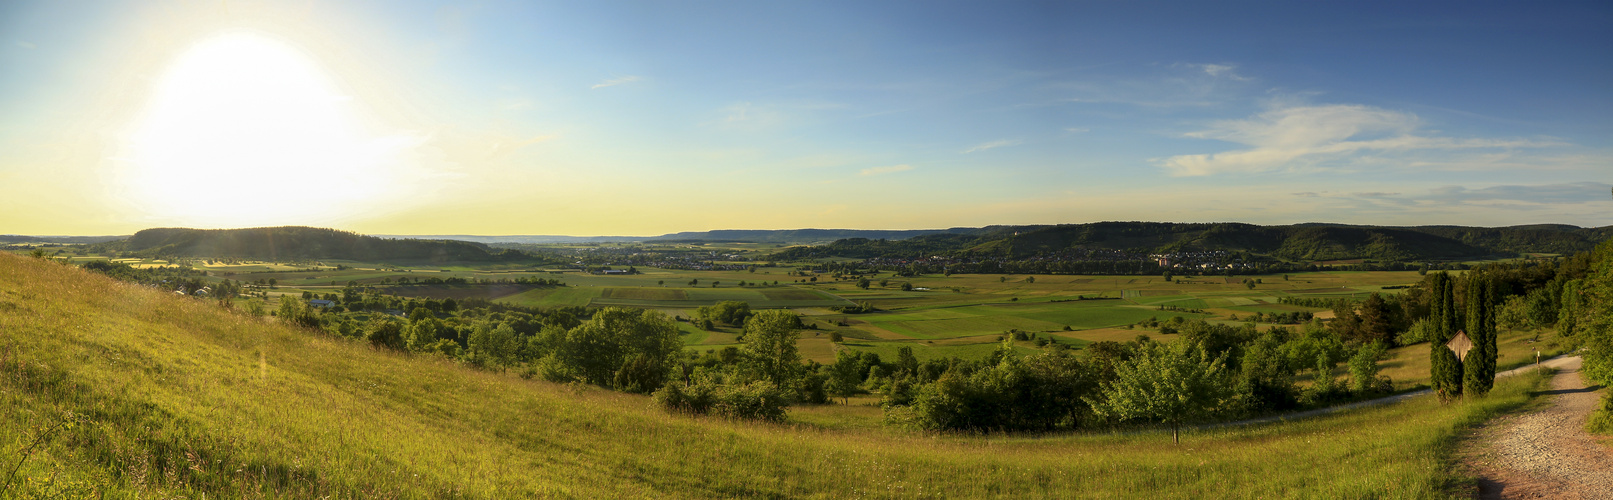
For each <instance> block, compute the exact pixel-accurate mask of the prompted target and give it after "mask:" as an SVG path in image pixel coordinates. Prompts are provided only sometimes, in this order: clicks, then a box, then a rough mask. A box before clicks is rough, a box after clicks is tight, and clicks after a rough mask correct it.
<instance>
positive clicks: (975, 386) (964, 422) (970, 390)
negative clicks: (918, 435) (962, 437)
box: [891, 352, 1097, 431]
mask: <svg viewBox="0 0 1613 500" xmlns="http://www.w3.org/2000/svg"><path fill="white" fill-rule="evenodd" d="M1096 387H1097V379H1096V377H1095V376H1094V373H1093V372H1092V371H1091V369H1089V368H1088V367H1087V366H1086V365H1085V364H1083V363H1081V362H1080V361H1078V360H1077V359H1075V358H1074V357H1073V356H1070V355H1068V354H1065V353H1063V352H1048V353H1043V354H1037V355H1034V356H1030V357H1026V358H1023V359H1021V358H1018V357H1015V356H1002V357H1001V359H1000V360H998V361H997V362H996V364H994V365H991V366H989V367H986V368H983V369H980V370H976V371H974V372H973V373H972V374H965V373H963V371H961V370H951V371H948V372H947V373H946V374H944V375H942V376H941V378H940V379H939V380H936V381H935V382H932V383H929V384H926V385H924V386H923V387H921V388H920V389H919V390H918V394H917V395H916V396H914V397H913V398H912V404H911V406H909V407H907V409H906V410H905V411H903V410H897V411H895V412H894V413H895V414H896V415H900V417H899V418H901V419H904V420H906V422H904V423H907V424H909V425H913V426H916V427H920V428H924V429H930V430H975V431H1005V430H1052V429H1055V428H1065V427H1077V426H1079V425H1080V423H1081V421H1082V420H1083V418H1085V416H1086V415H1088V414H1089V413H1090V412H1091V407H1090V405H1089V404H1088V403H1087V402H1086V401H1084V400H1083V399H1081V398H1082V397H1083V396H1086V395H1088V394H1089V393H1090V392H1092V391H1093V390H1094V389H1095V388H1096ZM898 392H899V391H898ZM900 397H901V395H900V394H898V395H896V396H895V397H892V398H891V399H892V401H891V403H896V402H897V400H898V399H899V398H900Z"/></svg>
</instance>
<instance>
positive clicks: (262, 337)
mask: <svg viewBox="0 0 1613 500" xmlns="http://www.w3.org/2000/svg"><path fill="white" fill-rule="evenodd" d="M1541 380H1543V379H1542V378H1540V377H1514V378H1510V379H1506V380H1504V381H1502V382H1501V383H1499V384H1498V385H1497V387H1496V390H1495V391H1494V392H1493V393H1492V394H1491V396H1490V397H1489V398H1487V399H1484V400H1481V401H1478V402H1473V403H1462V404H1454V405H1449V406H1441V405H1439V404H1437V403H1435V402H1434V401H1432V400H1431V399H1430V398H1421V399H1416V400H1413V401H1412V402H1408V403H1404V404H1397V405H1390V406H1385V407H1377V408H1370V409H1362V410H1356V411H1350V412H1344V413H1342V414H1336V415H1332V416H1327V417H1321V418H1316V419H1310V420H1304V421H1298V422H1289V423H1279V424H1271V425H1262V426H1252V427H1243V428H1222V429H1214V430H1203V431H1197V432H1188V433H1185V434H1184V435H1183V439H1182V444H1181V445H1180V446H1173V445H1172V444H1171V442H1170V436H1169V434H1168V433H1167V432H1145V433H1140V434H1125V435H1120V434H1067V435H1056V436H1010V437H978V436H976V437H971V436H933V435H926V434H907V433H899V432H895V431H890V430H885V429H868V430H825V429H821V428H817V427H813V426H808V425H800V424H796V425H772V424H754V423H743V422H729V421H724V420H719V419H698V418H694V419H692V418H687V417H680V416H672V415H667V414H664V413H661V412H659V411H656V410H654V409H652V408H651V407H650V405H649V402H648V399H647V398H644V397H642V396H631V395H624V394H618V393H613V392H608V391H602V390H594V389H587V388H577V387H570V386H561V385H554V384H548V383H543V382H535V381H526V380H521V379H519V378H516V377H513V376H501V375H497V374H492V373H486V372H479V371H474V370H470V369H466V368H463V367H460V366H459V365H457V364H454V363H452V362H449V361H446V360H443V359H440V358H432V357H421V356H409V355H403V354H397V353H392V352H385V351H375V350H371V349H370V348H368V347H365V346H362V345H357V344H351V343H348V342H345V341H342V340H338V339H330V338H326V337H322V336H320V335H318V334H313V333H308V332H303V331H298V330H293V329H290V328H288V327H285V326H282V325H278V324H273V323H266V322H264V321H262V320H259V319H254V318H251V317H247V316H244V315H239V314H236V313H233V312H229V311H224V310H221V309H219V308H217V307H216V306H214V305H211V304H209V303H203V302H198V301H193V300H190V299H186V298H183V297H175V296H171V295H169V294H166V293H163V292H161V291H157V290H151V289H145V288H140V287H137V286H132V285H126V284H121V283H117V282H113V281H111V280H109V279H105V278H102V277H100V276H95V275H92V274H89V273H86V272H83V271H80V270H77V269H75V268H71V267H65V266H58V265H53V264H48V263H44V262H40V261H36V260H32V259H26V258H21V257H14V256H9V255H0V471H5V470H8V469H9V468H10V467H11V466H13V465H16V464H18V463H20V464H21V465H20V468H19V472H18V474H17V477H18V479H17V480H16V481H13V482H11V483H9V484H8V485H4V486H0V487H4V488H6V489H5V490H3V491H4V493H0V497H8V498H39V497H48V496H51V495H57V496H61V497H64V498H80V497H101V496H104V497H105V498H160V497H188V498H199V497H200V494H202V493H205V494H206V495H207V496H208V497H243V498H315V497H325V496H329V497H331V498H360V497H363V498H521V497H607V496H608V497H647V496H675V497H753V496H761V497H834V498H842V497H853V496H866V497H999V496H1013V497H1027V496H1028V497H1094V498H1105V497H1138V496H1164V497H1188V496H1215V497H1305V498H1314V497H1330V498H1363V497H1383V496H1389V497H1410V498H1418V497H1444V496H1448V495H1447V494H1448V493H1449V492H1450V491H1451V488H1452V487H1453V486H1457V485H1460V484H1461V483H1462V480H1461V478H1459V477H1455V476H1453V475H1452V474H1451V472H1450V470H1451V466H1450V464H1449V463H1448V462H1447V460H1448V459H1447V458H1445V457H1447V456H1448V454H1449V447H1450V446H1451V443H1452V442H1453V441H1454V439H1455V436H1456V435H1457V433H1458V432H1459V430H1460V429H1462V428H1463V427H1464V426H1467V425H1470V424H1473V423H1475V422H1479V421H1482V420H1483V419H1485V418H1488V417H1490V416H1492V415H1494V414H1495V413H1497V412H1500V411H1504V410H1506V409H1508V408H1512V407H1515V406H1517V405H1520V404H1522V403H1523V402H1524V401H1525V400H1526V399H1527V397H1528V390H1529V389H1530V388H1531V387H1534V386H1536V385H1538V384H1539V383H1540V382H1541ZM63 421H71V422H72V425H63V426H59V427H56V430H54V431H50V432H48V433H47V430H48V429H50V428H51V427H52V426H54V425H56V424H57V423H59V422H63ZM47 434H48V435H47ZM34 440H38V441H39V443H40V445H39V446H37V447H35V448H34V449H32V450H31V451H28V452H27V453H26V455H25V454H24V447H25V446H26V445H27V443H28V442H30V441H34ZM24 459H26V460H24Z"/></svg>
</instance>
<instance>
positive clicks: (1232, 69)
mask: <svg viewBox="0 0 1613 500" xmlns="http://www.w3.org/2000/svg"><path fill="white" fill-rule="evenodd" d="M1189 66H1193V67H1197V68H1200V69H1203V70H1204V74H1206V75H1210V77H1212V78H1230V79H1233V80H1237V81H1240V82H1247V81H1249V80H1251V78H1249V77H1246V76H1243V75H1239V74H1238V72H1237V69H1238V67H1237V66H1233V65H1231V64H1191V65H1189Z"/></svg>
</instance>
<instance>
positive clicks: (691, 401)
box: [650, 380, 789, 422]
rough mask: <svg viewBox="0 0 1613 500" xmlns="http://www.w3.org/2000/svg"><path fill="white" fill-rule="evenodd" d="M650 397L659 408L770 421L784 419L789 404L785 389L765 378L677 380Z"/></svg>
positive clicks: (694, 413) (670, 410)
mask: <svg viewBox="0 0 1613 500" xmlns="http://www.w3.org/2000/svg"><path fill="white" fill-rule="evenodd" d="M650 397H651V399H652V400H654V401H655V405H656V406H657V407H660V408H661V409H662V410H666V411H667V412H670V413H686V414H690V415H706V414H712V415H717V416H720V417H724V418H732V419H745V420H763V421H768V422H782V421H784V408H785V407H787V406H789V403H788V402H787V401H786V398H785V393H784V391H782V390H780V389H779V388H778V386H776V385H773V383H772V382H768V381H765V380H764V381H758V382H751V383H749V384H745V385H722V384H718V383H715V382H710V381H702V382H696V383H694V384H685V383H683V382H678V381H674V382H670V383H667V384H666V385H663V386H661V389H660V390H657V391H655V393H654V394H652V395H651V396H650Z"/></svg>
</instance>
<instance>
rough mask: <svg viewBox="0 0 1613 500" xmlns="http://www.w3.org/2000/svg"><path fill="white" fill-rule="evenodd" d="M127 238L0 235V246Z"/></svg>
mask: <svg viewBox="0 0 1613 500" xmlns="http://www.w3.org/2000/svg"><path fill="white" fill-rule="evenodd" d="M124 238H128V236H23V235H17V234H0V244H8V243H66V244H93V243H105V242H108V241H117V240H121V239H124Z"/></svg>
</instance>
